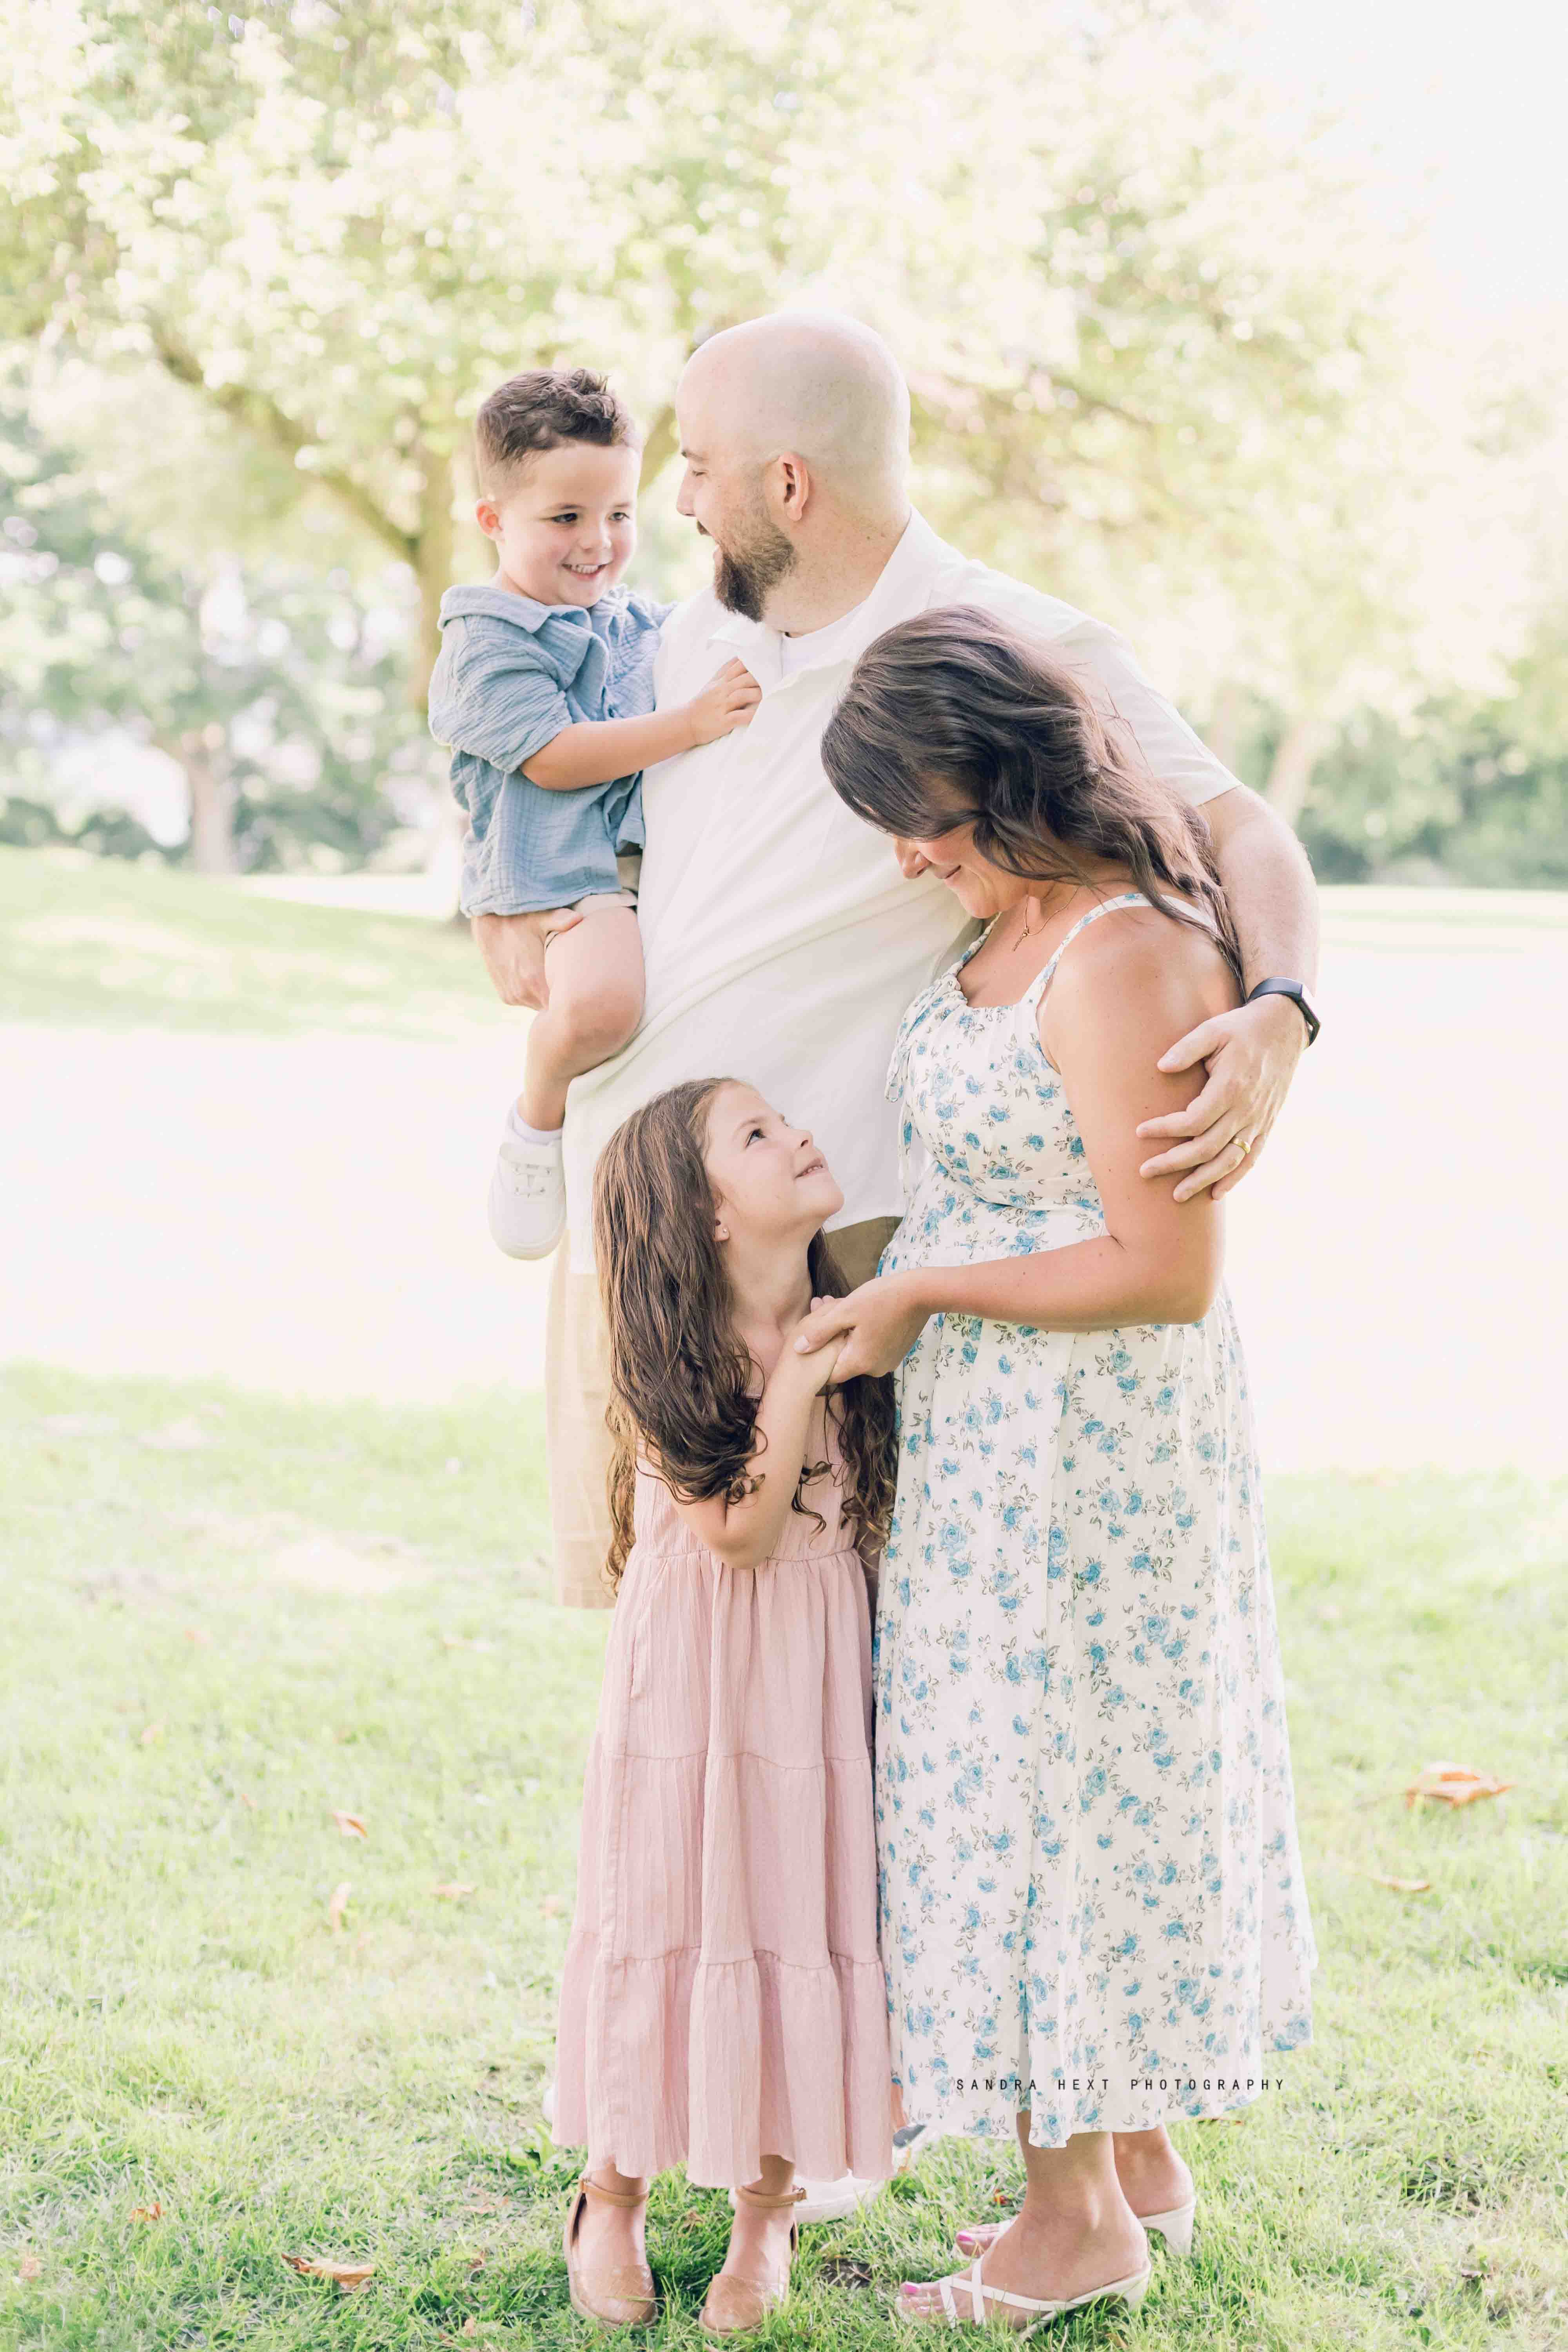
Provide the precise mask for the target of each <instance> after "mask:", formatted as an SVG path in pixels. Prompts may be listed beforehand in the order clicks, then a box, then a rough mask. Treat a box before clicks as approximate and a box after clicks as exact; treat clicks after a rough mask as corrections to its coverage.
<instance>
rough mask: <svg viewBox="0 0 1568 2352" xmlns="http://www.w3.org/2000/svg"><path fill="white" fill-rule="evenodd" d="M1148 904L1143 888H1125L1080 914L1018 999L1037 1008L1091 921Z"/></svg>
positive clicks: (1031, 1009) (1030, 1009)
mask: <svg viewBox="0 0 1568 2352" xmlns="http://www.w3.org/2000/svg"><path fill="white" fill-rule="evenodd" d="M1148 904H1149V901H1148V899H1147V898H1145V897H1144V896H1143V893H1142V890H1123V891H1122V892H1121V894H1120V895H1119V896H1118V897H1117V898H1102V899H1101V900H1100V904H1099V906H1098V907H1091V908H1089V912H1088V914H1087V915H1080V916H1079V919H1078V920H1077V922H1076V923H1075V924H1074V925H1073V927H1072V929H1071V930H1069V931H1068V934H1067V936H1066V938H1065V939H1064V940H1061V942H1060V944H1059V945H1058V949H1057V951H1056V953H1055V955H1054V956H1052V958H1051V960H1050V961H1049V963H1047V965H1046V967H1045V969H1044V970H1043V971H1037V973H1036V974H1035V977H1034V979H1033V980H1032V981H1031V982H1029V985H1028V987H1027V988H1026V990H1025V991H1024V993H1023V995H1022V996H1021V997H1020V998H1019V999H1018V1003H1019V1004H1020V1005H1026V1006H1027V1008H1028V1010H1029V1011H1030V1012H1031V1013H1033V1012H1034V1011H1035V1010H1036V1008H1037V1005H1038V1004H1039V1002H1040V999H1041V997H1042V996H1044V994H1045V992H1046V991H1047V988H1048V987H1049V986H1050V984H1051V982H1052V980H1053V979H1054V978H1055V976H1056V969H1057V966H1058V963H1060V961H1061V960H1062V958H1063V956H1064V955H1066V953H1067V951H1068V948H1070V947H1071V945H1072V943H1073V941H1074V940H1076V939H1077V937H1078V935H1079V931H1087V930H1088V929H1089V925H1090V923H1098V922H1099V920H1100V917H1101V915H1113V914H1115V912H1116V910H1117V908H1119V907H1146V906H1147V905H1148Z"/></svg>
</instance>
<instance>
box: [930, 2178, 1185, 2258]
mask: <svg viewBox="0 0 1568 2352" xmlns="http://www.w3.org/2000/svg"><path fill="white" fill-rule="evenodd" d="M1197 2207H1198V2199H1197V2191H1196V2189H1194V2191H1193V2194H1192V2195H1191V2196H1190V2197H1189V2198H1188V2200H1187V2201H1186V2203H1185V2204H1184V2205H1173V2206H1172V2208H1171V2210H1170V2211H1169V2212H1168V2213H1140V2214H1139V2215H1138V2217H1137V2218H1138V2220H1139V2221H1140V2222H1141V2223H1142V2226H1143V2228H1144V2229H1145V2230H1158V2231H1159V2232H1160V2235H1161V2236H1162V2237H1163V2239H1164V2241H1165V2243H1166V2245H1167V2246H1168V2247H1169V2248H1170V2250H1171V2252H1172V2253H1173V2254H1190V2253H1191V2252H1192V2251H1193V2216H1194V2213H1195V2212H1196V2211H1197ZM1012 2226H1013V2223H1012V2221H980V2222H977V2223H976V2224H975V2226H974V2228H973V2230H964V2231H962V2232H961V2233H960V2236H959V2238H958V2239H957V2240H955V2241H954V2243H953V2249H952V2258H953V2261H954V2262H956V2263H967V2262H970V2261H972V2260H973V2257H974V2255H976V2254H981V2255H984V2254H985V2253H987V2252H989V2251H990V2249H991V2248H992V2247H993V2246H994V2244H995V2243H996V2241H997V2239H998V2238H999V2237H1000V2236H1001V2235H1002V2233H1003V2231H1005V2230H1010V2229H1011V2228H1012ZM964 2238H967V2239H968V2241H969V2243H968V2244H967V2245H965V2244H963V2239H964Z"/></svg>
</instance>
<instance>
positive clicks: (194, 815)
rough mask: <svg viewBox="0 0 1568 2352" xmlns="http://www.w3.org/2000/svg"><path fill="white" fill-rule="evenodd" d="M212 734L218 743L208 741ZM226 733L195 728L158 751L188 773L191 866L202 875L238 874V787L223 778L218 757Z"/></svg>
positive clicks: (220, 730) (185, 773)
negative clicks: (216, 757) (236, 790)
mask: <svg viewBox="0 0 1568 2352" xmlns="http://www.w3.org/2000/svg"><path fill="white" fill-rule="evenodd" d="M209 732H213V733H216V735H217V737H218V741H217V743H216V744H212V743H209V742H208V741H207V740H206V738H207V735H208V733H209ZM222 743H223V730H222V729H221V728H214V729H212V730H208V729H206V728H192V729H191V730H189V731H188V732H186V733H185V734H183V735H180V736H177V737H176V738H175V739H174V741H172V742H164V741H163V740H160V741H159V744H158V749H159V750H160V751H164V752H166V753H167V754H168V756H169V758H170V759H171V760H173V761H175V762H176V764H177V765H178V766H179V767H181V768H183V769H184V776H185V783H186V786H187V788H188V790H189V792H190V795H191V864H192V866H194V867H195V870H196V872H197V873H198V874H237V873H238V872H239V853H238V851H237V849H236V847H235V844H234V786H233V784H232V783H231V782H229V780H228V778H227V777H226V776H224V775H220V774H219V772H218V770H217V767H216V762H215V758H214V754H215V752H216V751H218V750H221V748H222Z"/></svg>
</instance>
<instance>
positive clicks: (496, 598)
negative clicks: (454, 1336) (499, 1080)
mask: <svg viewBox="0 0 1568 2352" xmlns="http://www.w3.org/2000/svg"><path fill="white" fill-rule="evenodd" d="M474 441H475V460H476V475H477V479H478V485H479V503H478V505H477V507H476V508H475V510H474V511H475V515H476V518H477V520H478V522H479V529H480V530H482V531H483V532H484V534H485V536H486V538H487V539H489V540H491V541H493V542H494V544H495V550H496V572H495V577H494V579H493V580H492V581H490V582H489V583H488V585H485V586H476V587H464V588H448V589H447V593H446V594H445V595H444V596H443V597H442V599H441V652H440V655H439V657H438V659H437V663H436V668H435V672H434V675H433V676H432V677H431V680H430V732H431V733H432V734H433V735H434V736H435V738H436V740H437V742H438V743H443V744H446V745H447V746H448V747H449V748H450V750H451V753H452V790H453V792H454V793H455V794H456V795H457V798H458V802H459V803H460V804H461V806H462V807H463V809H464V810H465V811H466V812H467V814H468V835H467V838H466V840H465V842H464V845H463V852H464V855H463V883H462V893H461V906H462V910H463V912H464V914H465V915H477V914H498V915H516V914H529V913H535V912H541V911H542V912H545V913H547V914H548V915H549V916H552V917H553V916H559V917H560V918H561V921H560V924H559V925H558V926H557V925H554V924H552V923H550V922H547V923H546V926H545V929H546V942H547V943H546V948H545V957H544V971H545V982H546V987H547V989H548V992H549V1002H548V1004H547V1005H546V1007H545V1009H544V1010H543V1011H542V1012H541V1013H535V1015H534V1018H533V1023H532V1025H531V1029H530V1031H529V1035H528V1050H527V1055H526V1060H525V1066H524V1076H523V1086H522V1092H521V1095H520V1096H519V1097H518V1098H517V1101H516V1102H515V1103H514V1105H513V1106H512V1109H511V1112H510V1118H509V1119H508V1122H507V1131H506V1134H505V1135H504V1137H503V1138H502V1140H501V1149H500V1158H499V1160H497V1163H496V1171H495V1175H494V1178H493V1179H492V1181H491V1185H490V1200H489V1220H490V1231H491V1233H492V1234H494V1236H495V1238H496V1240H497V1242H498V1243H499V1244H500V1247H501V1248H502V1249H503V1250H505V1251H506V1252H507V1253H508V1255H510V1256H512V1257H543V1256H545V1255H548V1253H549V1252H550V1251H551V1250H552V1249H553V1248H554V1246H555V1244H556V1243H557V1242H558V1241H559V1240H560V1238H561V1234H562V1231H563V1226H564V1224H565V1222H566V1187H565V1179H564V1173H563V1166H562V1156H561V1128H562V1122H563V1119H564V1118H565V1116H566V1089H567V1087H568V1085H569V1084H570V1082H571V1080H572V1079H573V1078H574V1077H575V1076H578V1074H579V1073H580V1072H581V1071H584V1070H590V1069H592V1068H593V1067H594V1066H595V1064H596V1063H599V1062H603V1061H606V1060H608V1058H609V1056H610V1055H612V1054H615V1053H618V1052H619V1050H620V1048H621V1047H622V1046H623V1045H625V1044H626V1041H627V1039H628V1038H629V1037H630V1036H631V1034H632V1032H633V1030H634V1029H635V1028H636V1027H637V1022H638V1020H639V1019H640V1018H641V1014H642V997H643V961H642V946H641V942H640V940H639V939H638V937H637V892H636V888H635V883H636V877H637V868H638V866H639V865H640V862H641V861H640V858H639V856H637V853H638V852H639V851H640V849H641V847H642V841H643V825H642V790H641V784H642V779H641V774H640V771H641V770H642V769H644V768H645V767H651V766H652V764H653V763H654V761H657V760H668V759H670V758H672V757H673V756H674V755H675V753H676V752H678V751H689V750H690V749H691V748H692V747H693V746H694V745H695V744H698V743H710V742H712V741H713V740H714V739H715V738H716V737H718V736H720V735H727V734H728V733H729V732H730V731H731V729H733V728H736V727H743V726H745V725H746V723H747V722H748V720H749V719H751V716H752V711H753V710H754V709H755V708H756V705H757V702H758V699H759V695H760V689H759V688H758V687H757V684H756V681H755V679H754V678H752V676H751V674H750V673H749V671H747V670H746V669H745V668H744V667H743V666H742V664H741V663H740V662H738V661H731V662H728V663H726V664H725V666H724V667H723V668H722V669H721V670H720V671H719V673H718V675H717V676H716V677H714V678H713V679H712V680H711V682H710V684H709V685H708V686H707V687H705V688H703V690H702V692H701V693H700V695H698V696H697V697H696V698H694V699H693V700H692V701H690V702H688V703H684V704H682V705H680V706H679V708H678V709H673V710H660V711H658V712H656V711H655V710H654V708H653V658H654V655H655V652H656V651H657V649H658V627H659V623H660V622H661V621H662V620H663V618H664V616H665V614H666V613H667V612H668V610H669V609H670V608H669V607H668V605H664V604H654V603H651V602H650V601H649V600H648V599H647V597H645V596H639V595H637V594H636V593H634V592H632V591H630V590H626V589H623V588H621V587H620V586H619V582H620V578H621V575H622V573H623V572H625V570H626V566H627V564H628V563H629V562H631V559H632V555H633V553H634V551H635V550H636V547H637V521H636V511H637V474H638V468H639V464H640V458H641V450H640V445H639V441H638V436H637V428H636V426H635V425H634V424H633V422H632V420H631V417H630V416H629V415H627V413H626V409H624V408H623V407H622V405H621V404H620V402H619V401H618V400H617V399H616V396H615V394H614V393H612V392H611V390H610V388H609V386H608V384H607V383H605V379H604V377H603V376H598V375H594V374H592V373H590V372H589V371H588V370H587V369H586V368H571V369H555V368H533V369H531V370H530V371H529V372H528V373H527V374H525V375H518V376H513V377H512V378H511V380H510V382H509V383H503V384H502V385H501V386H500V388H499V390H497V391H495V392H492V393H491V394H490V396H489V399H488V400H487V401H486V402H485V404H484V406H483V407H482V408H481V409H480V411H479V418H478V422H477V425H476V430H475V436H474Z"/></svg>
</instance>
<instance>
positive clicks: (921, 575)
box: [709, 507, 952, 688]
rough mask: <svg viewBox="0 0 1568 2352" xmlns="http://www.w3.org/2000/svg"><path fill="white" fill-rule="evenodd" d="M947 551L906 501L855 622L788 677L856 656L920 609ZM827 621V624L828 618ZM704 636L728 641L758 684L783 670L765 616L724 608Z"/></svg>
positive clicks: (772, 681)
mask: <svg viewBox="0 0 1568 2352" xmlns="http://www.w3.org/2000/svg"><path fill="white" fill-rule="evenodd" d="M951 552H952V551H951V550H950V548H949V547H948V545H947V542H946V541H945V540H943V539H941V538H939V537H938V535H937V533H936V532H935V531H934V530H932V529H931V525H930V523H929V522H927V520H926V519H925V517H924V516H923V515H922V514H921V513H919V512H917V510H916V509H914V508H913V507H911V508H910V519H909V520H908V522H907V523H906V524H905V525H904V528H903V530H902V532H901V533H900V538H899V542H898V545H897V546H896V547H895V548H894V550H893V551H892V553H891V555H889V558H888V560H887V562H886V563H884V564H883V566H882V569H881V571H880V572H879V573H878V575H877V580H876V583H875V585H874V586H873V587H872V589H871V592H870V593H869V595H868V596H867V598H866V599H865V601H864V603H863V604H860V605H859V606H858V609H857V611H856V613H855V615H854V626H853V627H852V628H851V629H850V630H849V631H848V632H847V635H845V636H844V637H843V638H841V639H839V640H838V641H837V645H836V647H835V650H834V652H833V654H832V655H831V656H827V655H824V656H822V658H821V659H820V660H818V661H806V662H803V663H802V664H801V665H800V666H799V667H798V668H795V669H792V670H791V671H790V673H789V679H788V683H790V684H793V683H794V681H795V679H796V678H797V677H811V676H812V675H813V674H814V673H815V672H816V671H818V670H823V669H837V668H841V667H843V665H844V664H845V663H847V662H856V661H858V660H859V658H860V656H861V655H862V654H863V653H864V652H865V650H866V648H867V646H868V645H870V644H871V643H872V641H873V640H874V639H875V638H877V637H879V636H880V635H881V634H882V632H883V630H884V629H890V628H891V627H892V625H893V624H894V622H895V621H905V620H908V618H909V617H910V614H911V613H919V612H921V611H923V610H924V607H925V605H926V603H927V601H928V599H929V597H930V594H931V588H932V587H933V585H934V584H935V581H936V576H937V573H938V572H939V571H940V570H941V568H942V562H943V561H944V559H946V558H947V557H948V556H949V555H950V554H951ZM826 625H827V626H829V627H831V626H832V624H831V623H828V624H826ZM709 642H710V644H713V645H725V646H734V648H735V650H736V652H737V654H738V655H739V656H740V658H741V659H742V661H743V662H744V663H745V665H746V667H747V668H748V669H749V670H750V671H751V673H752V677H754V678H755V679H756V681H757V683H758V685H759V686H761V687H763V688H769V687H774V686H777V685H778V684H779V682H780V680H781V678H782V677H783V676H784V668H783V661H782V656H781V655H780V651H779V648H780V646H781V645H782V644H783V642H784V640H783V637H782V635H781V633H780V632H779V631H778V630H777V629H770V628H769V626H768V625H767V623H766V622H765V621H748V620H747V619H746V618H745V616H744V614H741V613H725V614H723V617H722V619H721V621H720V622H719V624H718V626H717V627H716V628H715V629H714V630H713V631H712V632H711V635H710V639H709Z"/></svg>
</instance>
